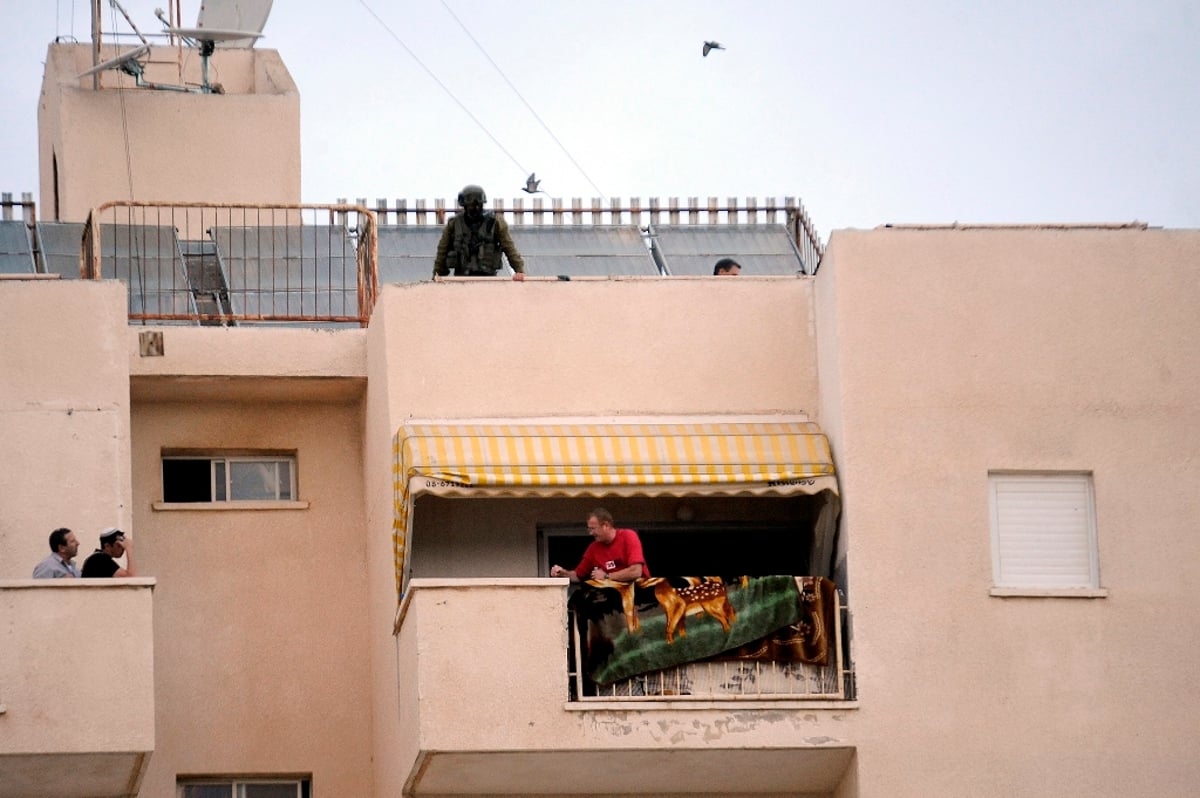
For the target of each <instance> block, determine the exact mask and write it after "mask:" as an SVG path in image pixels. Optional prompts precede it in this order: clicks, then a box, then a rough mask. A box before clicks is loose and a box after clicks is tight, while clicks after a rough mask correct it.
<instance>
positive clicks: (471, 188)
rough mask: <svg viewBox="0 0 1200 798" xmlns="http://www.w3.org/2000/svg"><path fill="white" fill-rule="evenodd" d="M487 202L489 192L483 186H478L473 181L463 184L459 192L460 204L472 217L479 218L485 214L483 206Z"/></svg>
mask: <svg viewBox="0 0 1200 798" xmlns="http://www.w3.org/2000/svg"><path fill="white" fill-rule="evenodd" d="M486 202H487V192H485V191H484V190H483V186H477V185H475V184H474V183H472V184H470V185H466V186H463V190H462V191H460V192H458V204H459V206H460V207H461V208H462V209H463V210H464V211H466V214H467V216H468V217H470V218H472V219H477V218H479V216H481V215H482V214H483V206H484V204H485V203H486Z"/></svg>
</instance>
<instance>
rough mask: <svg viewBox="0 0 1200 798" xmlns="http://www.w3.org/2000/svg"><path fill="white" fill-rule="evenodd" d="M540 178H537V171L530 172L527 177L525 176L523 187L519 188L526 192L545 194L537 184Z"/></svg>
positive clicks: (539, 182)
mask: <svg viewBox="0 0 1200 798" xmlns="http://www.w3.org/2000/svg"><path fill="white" fill-rule="evenodd" d="M541 182H542V181H541V180H538V179H537V172H530V173H529V177H527V178H525V188H523V189H521V190H522V191H524V192H525V193H526V194H545V193H546V192H545V191H540V190H539V189H538V186H539V185H540V184H541Z"/></svg>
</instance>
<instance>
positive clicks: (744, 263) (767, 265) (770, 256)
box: [650, 224, 808, 276]
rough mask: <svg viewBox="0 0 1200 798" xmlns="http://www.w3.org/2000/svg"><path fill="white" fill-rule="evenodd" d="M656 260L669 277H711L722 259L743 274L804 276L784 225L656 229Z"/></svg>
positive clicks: (653, 243) (653, 237)
mask: <svg viewBox="0 0 1200 798" xmlns="http://www.w3.org/2000/svg"><path fill="white" fill-rule="evenodd" d="M650 240H651V247H652V251H653V253H654V259H655V261H656V262H657V263H658V265H659V266H660V267H661V268H662V270H663V273H664V274H668V275H697V276H701V275H711V274H712V273H713V266H714V265H715V264H716V262H717V261H718V260H720V259H722V258H733V259H734V260H735V261H737V262H738V265H739V266H741V267H742V274H747V275H755V274H774V275H785V274H793V275H794V274H804V273H807V271H808V270H806V269H805V268H804V262H803V260H802V259H801V257H800V252H799V250H798V249H796V245H795V243H794V242H793V241H792V237H791V235H790V234H789V233H788V230H787V228H786V227H784V226H783V225H782V224H676V225H669V224H664V225H655V226H654V227H653V229H652V230H651V231H650Z"/></svg>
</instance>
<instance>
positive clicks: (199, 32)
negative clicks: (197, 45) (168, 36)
mask: <svg viewBox="0 0 1200 798" xmlns="http://www.w3.org/2000/svg"><path fill="white" fill-rule="evenodd" d="M272 2H273V0H203V2H201V3H200V14H199V15H198V16H197V18H196V27H194V28H178V29H176V30H173V31H170V32H171V33H176V34H178V35H180V36H185V37H187V38H189V39H195V40H196V41H198V42H212V43H213V46H219V47H230V48H234V47H241V48H247V47H253V46H254V43H255V42H256V41H258V39H260V38H261V37H262V31H263V28H264V27H265V26H266V24H267V17H269V16H270V15H271V3H272Z"/></svg>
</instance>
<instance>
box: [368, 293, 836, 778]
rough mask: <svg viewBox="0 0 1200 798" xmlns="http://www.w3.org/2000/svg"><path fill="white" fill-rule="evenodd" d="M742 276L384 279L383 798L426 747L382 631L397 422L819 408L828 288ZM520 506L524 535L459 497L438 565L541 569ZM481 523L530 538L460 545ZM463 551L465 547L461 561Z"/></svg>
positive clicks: (379, 681)
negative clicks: (821, 309) (816, 295)
mask: <svg viewBox="0 0 1200 798" xmlns="http://www.w3.org/2000/svg"><path fill="white" fill-rule="evenodd" d="M739 279H741V280H742V282H737V283H734V282H727V281H723V280H722V278H714V279H713V280H680V281H668V280H637V279H632V280H572V281H570V282H562V281H557V280H527V281H526V282H524V283H511V282H505V281H463V280H449V281H446V282H440V283H420V284H409V285H387V286H384V287H383V290H382V294H381V297H380V300H379V302H378V303H377V305H376V309H375V314H374V316H373V318H372V321H371V326H370V330H369V339H368V340H369V346H368V375H369V377H368V380H369V385H370V387H369V389H368V399H367V407H368V413H367V432H366V441H365V443H364V446H365V451H366V452H367V466H366V473H367V491H366V493H367V505H368V543H367V545H368V562H369V569H370V574H371V579H370V585H371V606H372V619H371V629H372V641H373V642H372V661H373V663H374V687H373V700H374V703H375V706H377V707H379V708H380V709H381V711H380V712H378V713H377V714H376V717H375V721H376V726H375V740H374V743H375V773H376V786H377V789H378V791H379V794H380V795H393V794H398V791H399V789H400V788H401V787H402V786H403V784H404V780H405V779H406V778H407V776H408V772H407V770H406V769H405V768H403V767H402V766H401V763H400V761H398V759H397V757H396V756H395V754H396V752H401V751H404V750H409V748H410V747H411V745H413V744H414V743H413V741H412V740H411V739H409V738H406V737H405V735H404V733H403V732H402V729H401V721H402V719H401V718H400V717H399V716H398V715H397V714H396V713H395V712H393V711H392V708H393V707H398V706H411V702H408V701H405V702H401V701H400V691H401V690H402V689H404V686H405V685H409V686H410V688H411V683H410V682H407V681H405V680H404V679H403V676H401V678H400V684H399V685H398V684H397V678H396V676H395V674H396V673H397V672H398V670H397V669H398V668H399V666H400V663H399V662H398V660H397V656H398V655H397V649H396V646H395V644H394V642H393V641H391V640H385V639H382V638H379V637H376V636H375V635H376V633H377V630H378V629H380V628H381V627H382V626H384V625H385V624H386V625H387V626H388V627H389V628H390V624H391V622H392V613H393V611H394V610H395V607H396V582H395V572H394V569H393V567H392V542H391V534H392V522H393V518H394V507H393V502H392V499H393V494H392V485H393V473H392V464H393V453H392V437H393V435H394V434H395V432H396V429H397V428H398V427H399V425H400V424H402V423H403V422H404V421H405V420H406V419H410V418H462V417H528V416H545V415H571V414H579V415H587V416H593V417H600V418H606V417H618V416H622V415H670V414H688V413H700V414H704V413H707V414H728V413H736V414H742V413H745V414H754V413H800V412H808V411H810V410H811V409H812V408H814V407H815V405H816V402H817V395H818V394H817V383H816V363H815V360H814V359H812V358H811V357H808V356H807V355H806V354H805V352H806V350H808V349H809V348H811V346H812V336H813V334H814V326H813V319H812V281H811V280H809V279H795V280H790V279H789V280H778V279H775V280H761V279H756V278H739ZM593 503H594V502H591V501H590V500H581V501H580V502H575V503H564V505H563V506H562V508H561V509H560V510H559V511H558V513H559V515H560V516H561V520H577V515H578V513H579V512H584V513H586V512H587V510H588V509H590V506H591V505H592V504H593ZM516 507H517V510H516V511H515V512H516V514H517V516H519V518H520V521H519V523H520V528H519V529H517V528H516V527H515V526H514V521H513V519H509V520H506V521H503V522H501V523H500V527H501V528H500V529H497V527H496V522H495V521H494V520H493V521H491V522H489V521H487V520H484V519H481V518H480V516H479V511H480V506H478V505H474V504H472V503H470V502H466V503H463V505H462V506H461V507H460V506H455V507H454V508H453V513H454V516H453V518H452V519H447V524H446V525H444V526H443V527H442V528H440V529H439V530H438V531H439V533H441V536H440V537H439V539H438V540H437V541H436V542H434V541H433V540H432V539H428V546H429V548H430V549H431V552H430V556H431V558H432V559H431V560H430V565H429V567H430V570H431V571H433V572H436V573H437V574H438V575H440V576H446V575H451V574H454V575H478V574H480V573H481V572H487V573H489V574H490V575H493V576H496V575H509V576H528V575H532V574H533V573H536V568H537V559H536V547H535V541H534V540H532V539H531V538H529V530H530V529H531V526H530V524H531V523H533V521H532V518H531V516H530V515H529V513H528V509H529V508H528V505H527V504H524V503H519V502H518V503H517V504H516ZM521 508H524V509H521ZM581 508H582V509H581ZM430 509H431V511H432V512H440V510H432V508H430ZM618 509H619V508H618ZM481 528H487V529H488V530H489V534H494V535H498V538H497V539H501V540H509V541H511V542H513V543H514V545H513V546H512V547H511V548H505V547H503V546H491V547H488V548H487V549H486V550H482V551H481V550H480V548H479V547H474V548H472V547H470V546H465V547H464V546H458V547H456V546H455V544H454V539H455V538H456V537H457V539H460V540H466V538H467V537H469V536H470V535H471V534H473V533H477V532H478V531H479V530H480V529H481ZM505 530H507V531H505ZM415 545H420V544H415ZM448 551H452V552H455V554H454V555H453V557H451V558H450V559H449V560H448V559H447V552H448ZM455 558H457V559H455ZM485 561H486V562H485ZM404 672H407V668H406V669H404V670H401V671H400V673H401V674H403V673H404ZM547 742H548V743H549V742H550V739H549V738H547Z"/></svg>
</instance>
